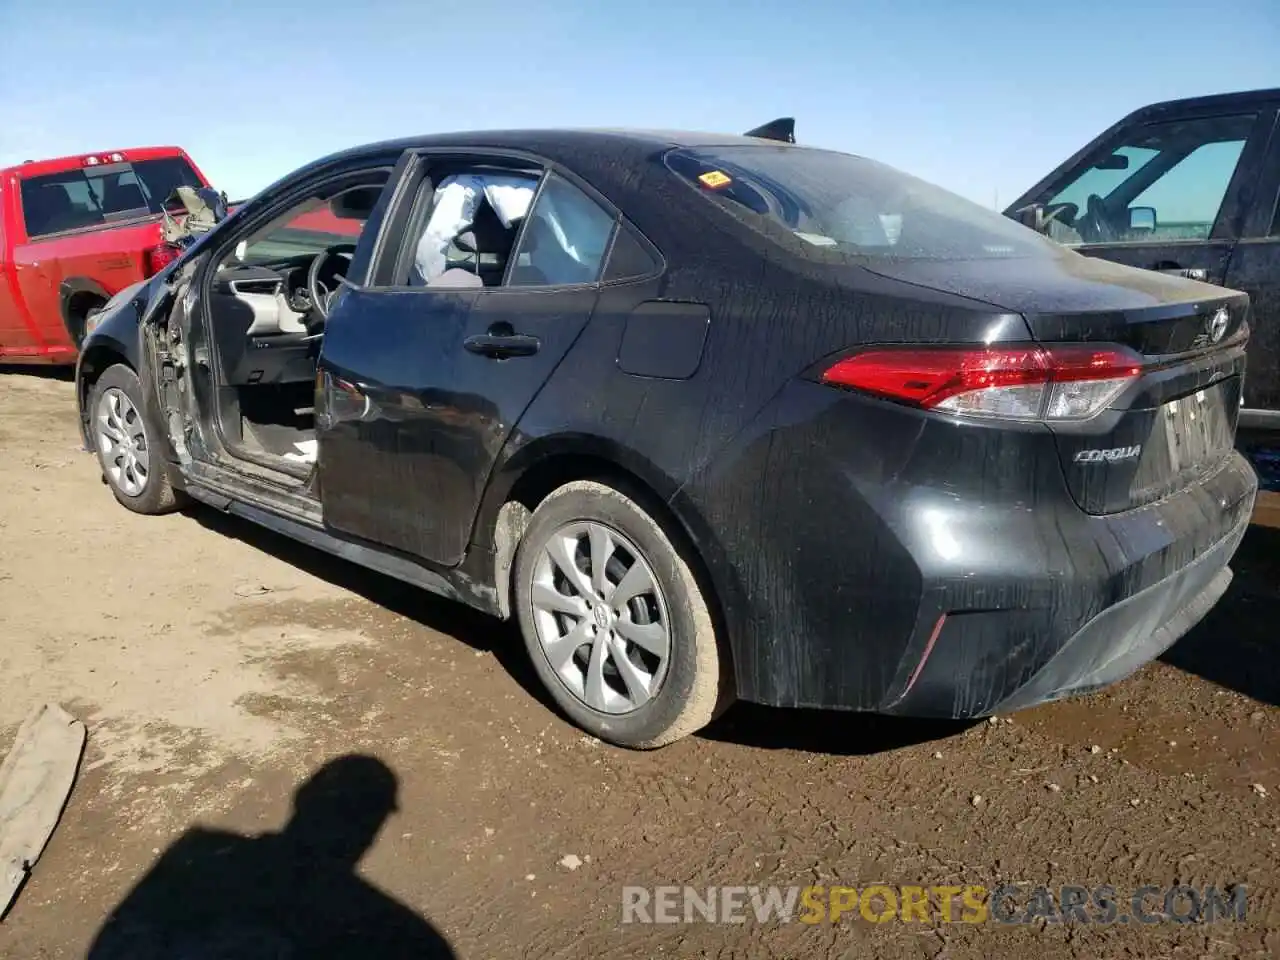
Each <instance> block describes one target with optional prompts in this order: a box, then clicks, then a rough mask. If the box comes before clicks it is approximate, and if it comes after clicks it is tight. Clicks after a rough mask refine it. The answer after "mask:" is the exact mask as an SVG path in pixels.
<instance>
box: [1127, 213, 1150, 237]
mask: <svg viewBox="0 0 1280 960" xmlns="http://www.w3.org/2000/svg"><path fill="white" fill-rule="evenodd" d="M1155 229H1156V208H1155V207H1130V208H1129V231H1130V232H1131V233H1153V232H1155Z"/></svg>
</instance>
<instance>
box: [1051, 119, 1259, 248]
mask: <svg viewBox="0 0 1280 960" xmlns="http://www.w3.org/2000/svg"><path fill="white" fill-rule="evenodd" d="M1253 123H1254V117H1253V116H1252V115H1247V116H1235V117H1207V118H1201V119H1196V120H1178V121H1170V122H1167V123H1155V124H1147V125H1145V126H1141V127H1137V128H1135V129H1133V130H1131V131H1128V132H1127V133H1126V134H1125V136H1124V137H1122V138H1121V140H1120V142H1119V144H1118V145H1112V146H1111V147H1109V148H1107V149H1104V150H1103V152H1102V153H1100V154H1098V155H1095V156H1094V157H1091V158H1089V160H1088V161H1087V163H1086V166H1085V168H1084V170H1082V171H1081V172H1080V173H1079V175H1078V176H1076V177H1075V178H1073V179H1072V180H1071V182H1069V183H1068V184H1067V185H1066V186H1064V187H1063V188H1062V189H1060V190H1059V191H1058V192H1057V193H1056V194H1055V195H1054V196H1053V197H1052V198H1051V199H1050V200H1049V202H1048V206H1049V207H1050V208H1051V212H1052V208H1054V207H1055V206H1058V205H1063V206H1062V207H1061V208H1060V209H1059V210H1058V211H1057V214H1056V216H1055V217H1054V219H1053V221H1052V222H1051V225H1050V233H1049V235H1050V236H1051V237H1053V238H1054V239H1055V240H1059V241H1061V242H1064V243H1076V244H1081V243H1082V244H1090V243H1126V242H1128V243H1133V242H1141V241H1148V240H1149V241H1157V242H1164V241H1170V240H1206V239H1208V238H1209V235H1210V234H1211V233H1212V231H1213V224H1214V222H1215V221H1216V220H1217V219H1218V213H1219V211H1220V210H1221V209H1222V201H1223V200H1224V198H1225V197H1226V194H1227V188H1228V187H1229V186H1230V184H1231V178H1232V176H1233V175H1234V174H1235V170H1236V167H1237V165H1238V164H1239V162H1240V155H1241V153H1242V152H1243V151H1244V146H1245V143H1246V141H1247V140H1248V139H1249V133H1250V131H1251V130H1252V128H1253Z"/></svg>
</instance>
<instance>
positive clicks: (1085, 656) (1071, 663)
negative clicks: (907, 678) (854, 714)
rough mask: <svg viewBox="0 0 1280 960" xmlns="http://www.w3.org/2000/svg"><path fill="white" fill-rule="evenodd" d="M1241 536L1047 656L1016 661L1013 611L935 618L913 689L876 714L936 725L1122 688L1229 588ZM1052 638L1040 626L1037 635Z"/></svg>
mask: <svg viewBox="0 0 1280 960" xmlns="http://www.w3.org/2000/svg"><path fill="white" fill-rule="evenodd" d="M1247 528H1248V519H1247V517H1246V518H1245V519H1244V520H1242V521H1240V522H1239V523H1238V524H1237V526H1236V527H1235V528H1234V529H1233V530H1232V531H1231V532H1230V533H1229V534H1227V536H1225V537H1223V538H1222V539H1221V540H1220V541H1218V543H1217V544H1215V545H1214V546H1213V547H1212V548H1211V549H1210V550H1209V551H1208V552H1207V553H1205V554H1203V555H1201V556H1200V557H1198V558H1196V559H1195V560H1193V561H1192V562H1191V563H1189V564H1187V565H1186V566H1185V567H1182V568H1181V569H1180V570H1178V571H1176V572H1175V573H1173V574H1171V575H1169V576H1168V577H1165V578H1164V579H1163V580H1160V581H1158V582H1156V583H1154V584H1152V585H1151V586H1149V587H1147V588H1145V589H1143V590H1140V591H1138V592H1137V593H1135V594H1133V595H1132V596H1129V597H1127V598H1126V599H1124V600H1121V601H1120V602H1118V603H1116V604H1114V605H1112V606H1110V607H1108V608H1106V609H1105V610H1104V611H1103V612H1102V613H1100V614H1098V615H1097V616H1095V617H1093V618H1092V619H1091V620H1089V621H1087V622H1086V623H1085V624H1084V625H1083V626H1082V627H1080V628H1079V629H1077V630H1076V631H1075V632H1074V633H1071V634H1069V635H1068V636H1066V638H1065V639H1064V640H1062V642H1061V644H1060V645H1059V646H1057V647H1056V649H1054V650H1052V652H1051V653H1049V655H1048V656H1047V657H1044V656H1041V657H1036V658H1027V657H1020V656H1019V652H1020V650H1021V649H1022V648H1023V647H1024V645H1025V644H1026V643H1027V642H1028V641H1029V639H1030V638H1028V637H1027V636H1025V633H1026V623H1025V620H1022V622H1019V621H1020V620H1021V619H1022V618H1020V617H1019V613H1018V612H984V613H982V614H978V615H976V616H975V615H973V614H967V615H966V614H962V615H961V616H959V617H957V618H947V619H944V620H943V621H942V629H941V630H939V631H938V632H937V637H936V640H935V642H934V643H933V644H932V648H931V649H930V650H929V651H928V653H927V654H926V656H924V657H923V658H922V660H921V662H920V663H918V664H917V666H916V669H915V670H914V671H913V682H912V683H911V684H910V685H909V687H908V689H906V690H905V691H904V692H903V694H901V695H900V696H899V697H898V699H897V700H896V701H895V702H893V703H892V704H889V705H887V706H886V707H885V712H887V713H895V714H904V715H911V716H945V717H972V716H980V715H986V714H991V713H1004V712H1008V711H1012V710H1021V709H1024V708H1026V707H1031V706H1034V705H1036V704H1038V703H1046V702H1049V701H1052V700H1058V699H1061V698H1063V697H1067V696H1072V695H1078V694H1084V693H1089V692H1091V691H1094V690H1098V689H1100V688H1102V687H1106V686H1109V685H1110V684H1113V683H1116V682H1117V681H1119V680H1123V679H1124V678H1125V677H1127V676H1129V675H1130V674H1132V673H1133V672H1134V671H1136V670H1138V669H1139V668H1140V667H1142V666H1143V665H1144V664H1146V663H1149V662H1150V661H1152V660H1154V659H1155V658H1156V657H1158V656H1160V654H1162V653H1164V651H1165V650H1167V649H1168V648H1169V647H1171V646H1172V645H1173V644H1174V643H1175V642H1176V641H1177V640H1178V639H1179V638H1181V637H1182V636H1183V635H1184V634H1185V633H1186V632H1187V631H1188V630H1190V629H1191V628H1192V627H1194V626H1195V625H1196V624H1197V623H1199V622H1200V620H1201V619H1202V618H1203V617H1204V615H1205V614H1206V613H1208V612H1209V610H1210V609H1211V608H1212V607H1213V605H1214V604H1215V603H1217V602H1218V600H1219V599H1220V598H1221V597H1222V595H1223V594H1224V593H1225V592H1226V589H1227V587H1228V586H1229V585H1230V583H1231V577H1232V573H1231V568H1230V567H1229V566H1228V562H1229V561H1230V559H1231V557H1232V555H1233V554H1234V553H1235V551H1236V548H1237V547H1239V545H1240V540H1241V539H1242V538H1243V537H1244V533H1245V530H1246V529H1247ZM1045 626H1046V627H1048V625H1047V624H1046V625H1045ZM1054 633H1055V631H1052V628H1051V627H1049V628H1048V629H1047V631H1046V634H1045V635H1046V636H1053V634H1054ZM1032 643H1034V641H1032ZM1032 659H1039V660H1043V662H1042V663H1041V664H1040V665H1039V666H1038V667H1035V666H1032V664H1031V663H1030V662H1028V661H1030V660H1032Z"/></svg>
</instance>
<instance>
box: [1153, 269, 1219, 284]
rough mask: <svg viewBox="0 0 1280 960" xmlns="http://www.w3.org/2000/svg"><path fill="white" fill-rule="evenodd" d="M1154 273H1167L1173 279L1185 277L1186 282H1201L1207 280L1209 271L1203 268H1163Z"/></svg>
mask: <svg viewBox="0 0 1280 960" xmlns="http://www.w3.org/2000/svg"><path fill="white" fill-rule="evenodd" d="M1156 272H1157V273H1167V274H1169V275H1170V276H1174V277H1186V278H1187V279H1188V280H1200V281H1202V282H1204V281H1207V280H1208V279H1209V271H1208V270H1206V269H1205V268H1204V267H1163V268H1161V269H1159V270H1157V271H1156Z"/></svg>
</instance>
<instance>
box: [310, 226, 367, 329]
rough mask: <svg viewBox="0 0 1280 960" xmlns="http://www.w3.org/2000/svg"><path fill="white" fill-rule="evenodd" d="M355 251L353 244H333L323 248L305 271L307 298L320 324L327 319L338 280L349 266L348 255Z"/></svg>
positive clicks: (349, 259) (336, 290)
mask: <svg viewBox="0 0 1280 960" xmlns="http://www.w3.org/2000/svg"><path fill="white" fill-rule="evenodd" d="M355 249H356V245H355V244H354V243H335V244H332V245H330V246H327V247H325V248H324V249H323V250H321V251H320V252H319V253H317V254H316V257H315V259H314V260H312V261H311V267H310V268H309V269H308V270H307V296H308V297H310V298H311V304H312V306H313V307H315V310H316V312H317V313H319V314H320V317H321V321H322V322H323V321H324V320H328V319H329V306H330V303H331V301H332V300H333V297H334V294H336V293H337V292H338V278H339V277H342V276H346V268H347V267H348V266H350V265H351V257H350V254H352V253H354V252H355ZM344 254H346V255H347V256H344ZM340 261H345V262H341V263H340Z"/></svg>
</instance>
